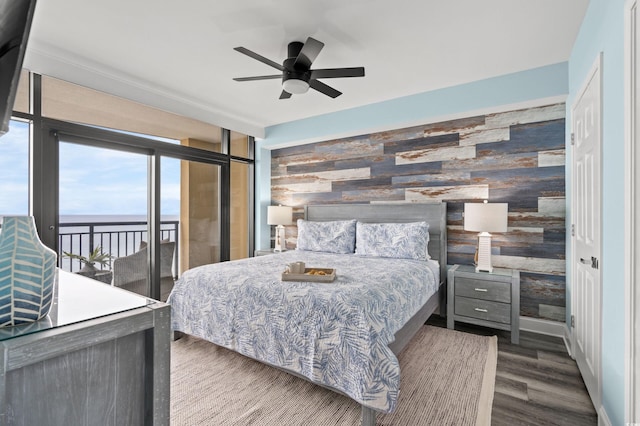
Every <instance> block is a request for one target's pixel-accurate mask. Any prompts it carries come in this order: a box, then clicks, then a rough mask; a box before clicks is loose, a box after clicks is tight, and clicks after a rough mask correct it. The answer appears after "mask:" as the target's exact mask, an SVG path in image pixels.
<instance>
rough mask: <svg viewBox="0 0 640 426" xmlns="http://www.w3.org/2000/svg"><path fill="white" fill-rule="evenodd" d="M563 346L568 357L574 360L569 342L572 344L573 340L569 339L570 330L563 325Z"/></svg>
mask: <svg viewBox="0 0 640 426" xmlns="http://www.w3.org/2000/svg"><path fill="white" fill-rule="evenodd" d="M563 339H564V346H565V347H566V348H567V353H568V354H569V356H570V357H571V358H572V359H576V357H575V356H573V345H572V343H571V342H573V340H572V339H571V330H570V329H569V327H568V326H567V324H565V325H564V337H563Z"/></svg>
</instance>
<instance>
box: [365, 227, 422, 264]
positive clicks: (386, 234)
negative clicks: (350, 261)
mask: <svg viewBox="0 0 640 426" xmlns="http://www.w3.org/2000/svg"><path fill="white" fill-rule="evenodd" d="M428 245H429V224H428V223H427V222H410V223H363V222H358V224H357V226H356V254H358V255H361V256H373V257H392V258H396V259H416V260H428V259H430V258H431V257H430V256H429V252H428V250H427V248H428Z"/></svg>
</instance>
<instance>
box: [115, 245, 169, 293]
mask: <svg viewBox="0 0 640 426" xmlns="http://www.w3.org/2000/svg"><path fill="white" fill-rule="evenodd" d="M175 249H176V243H175V242H173V241H162V242H160V300H161V301H163V302H164V301H166V300H167V297H169V293H170V292H171V289H172V288H173V277H174V274H173V259H174V255H175ZM112 284H113V285H114V286H116V287H120V288H123V289H125V290H129V291H131V292H134V293H137V294H141V295H143V296H147V288H148V285H147V243H146V242H145V241H142V242H141V243H140V248H139V250H138V251H137V252H135V253H133V254H130V255H128V256H123V257H118V258H116V259H114V261H113V283H112Z"/></svg>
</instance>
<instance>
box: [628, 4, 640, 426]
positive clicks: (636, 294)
mask: <svg viewBox="0 0 640 426" xmlns="http://www.w3.org/2000/svg"><path fill="white" fill-rule="evenodd" d="M639 18H640V13H639V11H638V1H637V0H627V2H626V4H625V32H624V40H625V41H624V43H625V46H624V49H625V52H624V56H625V57H624V84H625V90H624V93H625V100H624V103H625V105H624V116H625V117H624V118H625V124H624V127H625V138H624V140H625V142H624V144H625V179H624V180H625V183H626V185H625V205H624V217H625V229H626V232H625V233H624V235H625V241H624V247H625V261H624V264H625V268H624V272H625V279H624V283H625V371H626V374H624V376H625V385H624V386H625V392H624V395H625V397H624V398H625V401H624V402H625V422H627V423H631V424H633V423H639V422H640V408H638V406H637V405H638V404H639V403H640V377H639V376H640V371H638V366H639V365H640V350H639V349H638V345H640V311H639V307H640V291H638V289H637V288H634V285H633V284H634V283H637V282H639V281H638V280H639V279H640V268H638V267H637V266H636V265H637V264H638V262H640V173H638V172H637V169H636V164H638V161H640V149H638V148H637V147H638V146H639V145H640V134H639V133H638V130H637V129H638V126H639V125H640V122H639V120H638V108H639V107H640V99H639V98H638V96H637V95H636V93H637V91H638V90H639V89H640V88H639V87H638V84H639V82H638V81H637V80H636V76H637V73H638V71H639V69H638V68H639V67H640V64H639V63H638V61H639V59H638V53H640V46H638V45H637V42H636V41H637V34H638V31H640V28H638V19H639Z"/></svg>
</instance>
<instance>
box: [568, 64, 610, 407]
mask: <svg viewBox="0 0 640 426" xmlns="http://www.w3.org/2000/svg"><path fill="white" fill-rule="evenodd" d="M602 64H603V53H602V52H599V53H598V56H597V57H596V59H595V61H594V63H593V65H592V66H591V68H590V70H589V72H588V73H587V75H586V76H585V78H584V80H583V83H582V86H581V87H580V90H578V92H577V95H576V98H575V99H574V101H573V103H572V105H571V110H570V119H571V134H572V135H573V133H574V131H575V129H574V128H573V110H574V108H575V105H576V104H577V103H578V101H579V100H580V98H581V97H582V95H583V94H584V92H585V90H586V89H587V87H588V85H589V82H590V81H591V80H592V79H593V77H594V75H595V74H596V73H598V76H599V78H598V84H599V91H600V114H599V117H598V119H599V120H600V138H599V141H600V146H599V147H598V149H599V151H600V161H599V163H598V164H597V167H598V168H599V169H600V173H599V175H600V182H599V183H598V184H599V185H600V201H601V202H600V212H599V216H600V227H599V230H598V232H600V247H598V253H597V257H598V259H600V267H599V268H598V272H597V273H598V274H599V279H600V293H599V295H598V298H599V300H598V303H599V305H600V318H599V319H598V321H599V324H598V325H599V327H600V330H599V332H598V339H599V340H598V342H597V344H598V361H597V364H598V365H597V366H596V368H595V370H596V374H597V381H598V395H597V396H598V400H597V405H598V406H596V407H595V409H596V412H597V413H598V416H600V415H601V414H602V264H603V262H602V260H603V259H602V121H603V120H602V95H603V93H602ZM575 170H576V165H575V155H574V145H573V142H572V143H571V223H572V225H571V228H572V229H573V228H574V226H575V223H576V214H577V212H576V206H577V203H576V197H577V188H576V179H575ZM575 245H576V243H575V235H574V234H573V233H572V234H571V257H570V258H569V259H567V262H568V263H569V265H570V271H571V280H572V284H574V283H575V277H576V269H575V262H574V261H573V257H574V256H575V255H576V248H575ZM576 306H577V292H576V288H575V287H573V286H572V288H571V316H572V318H573V312H574V310H575V307H576ZM570 326H571V324H570ZM571 347H572V357H573V358H575V353H576V348H577V343H576V333H575V331H574V329H573V327H571ZM592 400H593V398H592ZM594 405H596V404H594Z"/></svg>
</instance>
